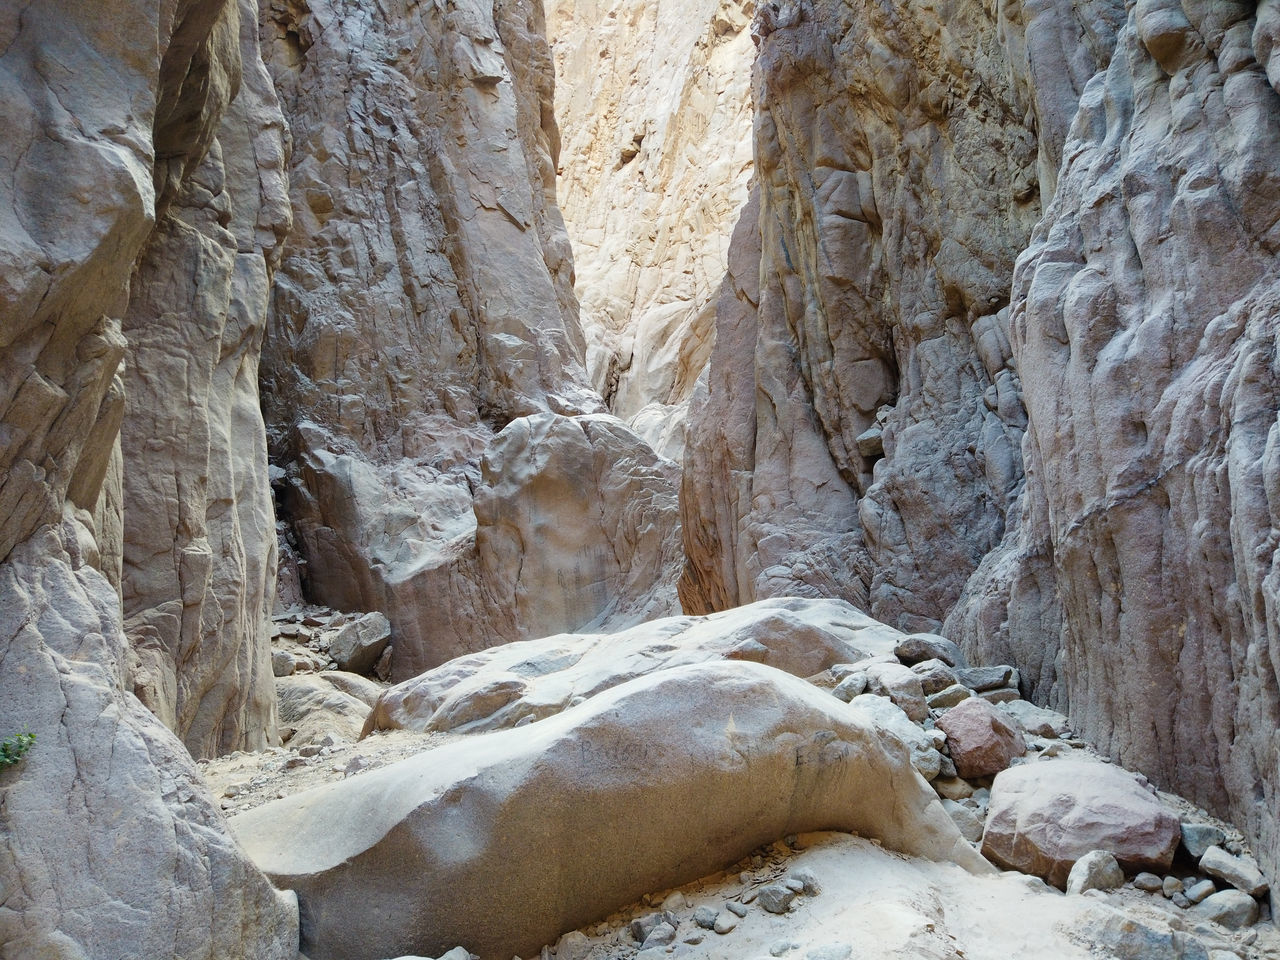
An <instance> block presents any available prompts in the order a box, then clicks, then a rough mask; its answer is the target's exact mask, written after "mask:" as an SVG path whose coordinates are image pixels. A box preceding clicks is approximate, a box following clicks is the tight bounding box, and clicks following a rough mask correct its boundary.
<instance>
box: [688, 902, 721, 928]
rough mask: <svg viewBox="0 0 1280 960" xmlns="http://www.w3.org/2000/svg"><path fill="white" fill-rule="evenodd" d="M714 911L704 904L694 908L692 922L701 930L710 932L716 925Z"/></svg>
mask: <svg viewBox="0 0 1280 960" xmlns="http://www.w3.org/2000/svg"><path fill="white" fill-rule="evenodd" d="M716 913H717V911H716V909H715V908H714V907H709V906H707V905H706V904H703V905H702V906H700V907H698V908H696V909H695V910H694V911H693V922H694V923H696V924H697V925H698V926H700V927H702V929H703V930H710V929H711V928H712V927H714V926H715V924H716Z"/></svg>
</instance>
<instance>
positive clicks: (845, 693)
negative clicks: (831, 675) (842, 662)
mask: <svg viewBox="0 0 1280 960" xmlns="http://www.w3.org/2000/svg"><path fill="white" fill-rule="evenodd" d="M866 689H867V675H866V674H865V673H863V672H862V671H861V670H859V671H857V672H855V673H851V674H849V675H848V676H847V677H845V678H844V679H843V680H841V681H840V682H839V683H837V684H836V685H835V688H834V689H833V690H832V691H831V692H832V694H834V695H835V697H836V699H838V700H843V701H844V702H845V703H848V702H849V701H850V700H852V699H853V698H854V697H856V696H859V695H861V694H862V692H863V691H865V690H866Z"/></svg>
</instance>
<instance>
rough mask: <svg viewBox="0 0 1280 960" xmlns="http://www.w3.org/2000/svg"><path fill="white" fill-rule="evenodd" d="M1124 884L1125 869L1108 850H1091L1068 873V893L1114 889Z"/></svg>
mask: <svg viewBox="0 0 1280 960" xmlns="http://www.w3.org/2000/svg"><path fill="white" fill-rule="evenodd" d="M1123 884H1124V871H1123V870H1121V869H1120V864H1119V863H1117V862H1116V858H1115V857H1114V856H1113V855H1112V854H1111V853H1110V852H1109V851H1107V850H1090V851H1089V852H1088V853H1086V854H1085V855H1084V856H1083V857H1081V858H1080V859H1079V860H1077V861H1076V862H1075V864H1074V866H1072V868H1071V873H1070V874H1068V875H1067V893H1084V892H1085V891H1086V890H1114V889H1115V888H1116V887H1119V886H1122V885H1123Z"/></svg>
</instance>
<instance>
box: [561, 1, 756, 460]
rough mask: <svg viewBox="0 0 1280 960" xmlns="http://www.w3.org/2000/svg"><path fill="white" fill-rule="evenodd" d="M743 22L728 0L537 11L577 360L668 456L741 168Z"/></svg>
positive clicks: (744, 170)
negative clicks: (543, 30)
mask: <svg viewBox="0 0 1280 960" xmlns="http://www.w3.org/2000/svg"><path fill="white" fill-rule="evenodd" d="M750 19H751V8H750V5H749V4H747V5H744V4H743V3H742V2H740V0H695V2H688V0H676V2H670V0H667V2H662V3H653V4H638V3H634V2H631V0H609V2H599V3H596V2H592V3H584V2H581V0H555V2H552V3H549V4H548V5H547V22H548V36H549V37H550V38H551V41H552V50H553V52H554V56H555V64H556V78H557V81H556V82H557V87H556V116H557V118H558V119H559V121H560V128H561V129H562V130H563V131H565V140H564V146H563V150H562V156H561V165H560V171H561V177H560V181H559V193H558V200H559V203H560V207H561V209H562V210H563V211H564V217H565V225H566V227H567V229H568V232H569V236H570V238H571V239H572V240H573V254H574V268H575V271H576V274H577V284H576V290H577V293H578V297H579V300H580V301H581V304H582V326H583V330H584V332H585V334H586V337H587V367H588V370H589V372H590V374H591V381H592V383H593V385H594V386H595V388H596V389H597V390H598V391H599V392H600V393H601V394H602V395H603V396H604V399H605V401H606V402H607V403H608V405H609V409H610V410H612V411H613V412H614V413H615V414H617V415H618V416H619V417H621V418H622V419H624V420H626V421H627V422H628V423H630V425H631V426H632V427H634V428H635V429H636V430H637V431H638V432H639V433H640V435H641V436H642V437H644V438H645V440H646V441H648V442H649V443H650V445H651V446H653V447H654V449H656V450H657V451H658V452H659V453H661V454H663V455H664V456H667V457H670V458H672V459H674V460H679V459H680V458H681V456H682V455H683V449H684V434H685V411H686V408H687V406H688V402H689V398H690V397H691V396H692V393H693V387H694V383H695V382H696V381H697V378H698V375H699V374H700V373H701V372H702V370H703V368H704V367H705V366H706V363H707V360H708V358H709V356H710V351H711V344H712V342H713V340H714V311H715V296H716V291H717V290H718V289H719V286H720V281H721V278H722V277H723V276H724V271H725V263H726V256H727V252H728V244H729V235H730V233H731V232H732V229H733V224H734V222H735V220H736V219H737V215H738V211H739V209H740V208H741V207H742V205H743V203H744V202H745V200H746V185H747V180H748V178H749V176H750V172H751V97H750V89H749V88H750V77H751V62H752V60H753V50H752V46H751V40H750V32H749V30H748V29H747V28H748V26H749V24H750Z"/></svg>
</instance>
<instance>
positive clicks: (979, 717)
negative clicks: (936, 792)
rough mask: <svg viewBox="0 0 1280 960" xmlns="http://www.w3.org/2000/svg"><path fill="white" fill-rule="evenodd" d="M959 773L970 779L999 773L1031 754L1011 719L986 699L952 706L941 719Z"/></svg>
mask: <svg viewBox="0 0 1280 960" xmlns="http://www.w3.org/2000/svg"><path fill="white" fill-rule="evenodd" d="M938 729H939V730H941V731H942V732H943V733H945V734H946V735H947V749H948V750H950V751H951V759H952V761H953V762H954V763H955V765H956V772H957V773H958V774H960V776H962V777H964V778H965V779H966V780H968V779H972V778H973V777H986V776H990V775H991V774H993V773H999V772H1000V771H1001V770H1003V769H1005V768H1006V767H1007V766H1009V764H1010V763H1012V762H1013V758H1014V757H1020V756H1022V755H1023V754H1024V753H1026V751H1027V745H1026V743H1025V742H1024V741H1023V739H1022V734H1021V733H1019V732H1018V729H1017V727H1015V726H1014V725H1013V724H1012V723H1010V721H1009V718H1008V717H1007V716H1006V715H1005V714H1004V713H1002V712H1001V711H999V710H997V709H996V708H995V707H993V706H992V705H991V704H989V703H987V701H985V700H981V699H978V698H972V699H969V700H965V701H964V702H963V703H961V704H960V705H959V706H955V707H952V708H951V709H950V710H948V711H947V712H946V713H944V714H943V715H942V716H941V718H939V720H938Z"/></svg>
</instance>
